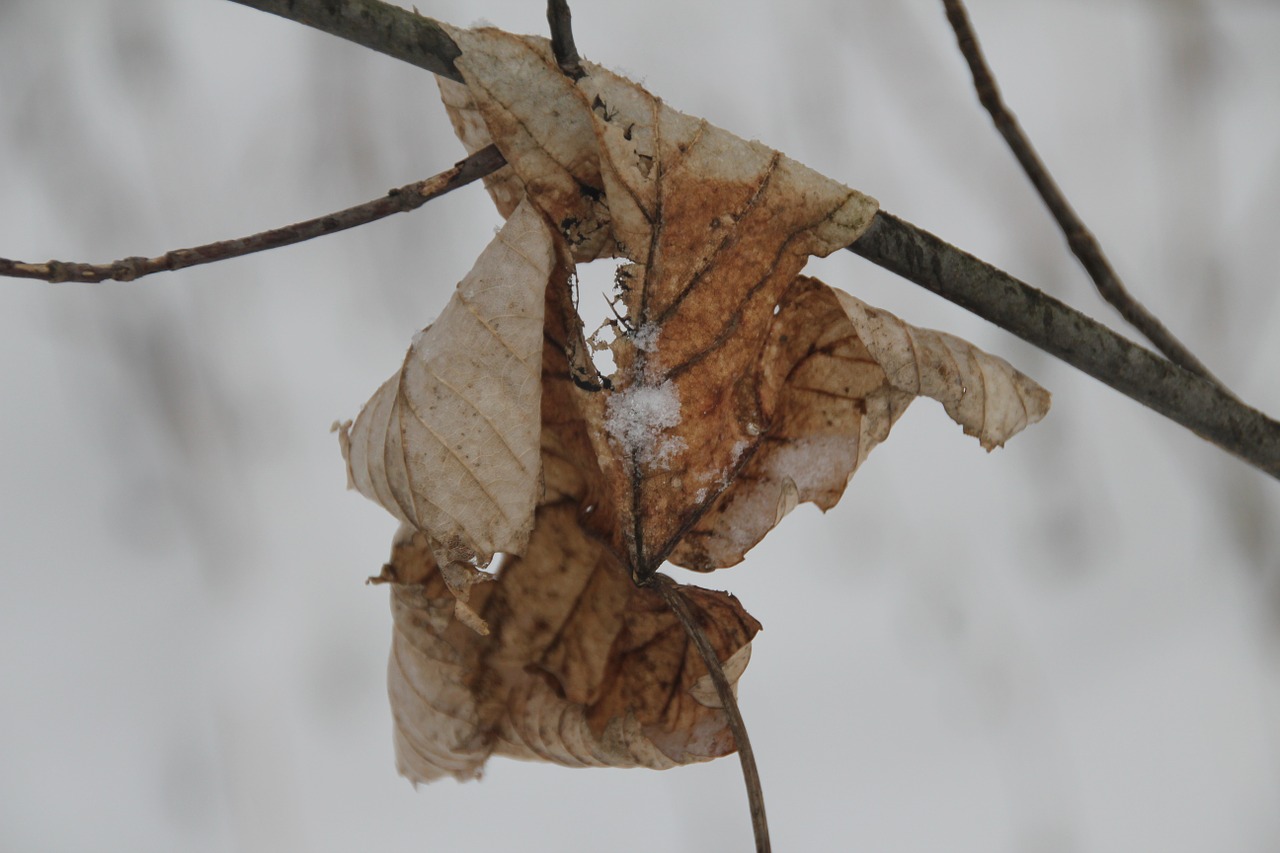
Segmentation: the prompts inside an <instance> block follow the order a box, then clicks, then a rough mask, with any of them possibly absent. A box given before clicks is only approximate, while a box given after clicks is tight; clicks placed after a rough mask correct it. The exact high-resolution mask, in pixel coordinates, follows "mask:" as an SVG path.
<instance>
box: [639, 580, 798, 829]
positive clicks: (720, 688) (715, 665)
mask: <svg viewBox="0 0 1280 853" xmlns="http://www.w3.org/2000/svg"><path fill="white" fill-rule="evenodd" d="M649 583H651V584H652V585H654V586H656V587H657V588H658V591H659V592H661V593H662V597H663V598H664V599H666V602H667V606H668V607H670V608H671V610H672V612H673V613H675V614H676V618H677V619H679V620H680V624H681V625H682V626H684V631H685V633H686V634H688V635H689V639H690V640H692V641H693V644H694V646H696V647H697V649H698V654H700V655H701V656H702V662H703V663H705V664H706V665H707V672H708V673H710V675H711V681H712V683H713V684H715V686H716V695H718V696H719V697H720V705H721V707H722V708H723V709H724V712H725V714H726V715H727V716H728V717H729V730H730V731H732V732H733V739H734V740H735V741H737V744H738V759H739V760H740V761H741V762H742V778H743V781H745V782H746V785H747V802H748V803H749V804H750V807H751V828H752V830H753V831H754V832H755V837H756V851H757V853H768V851H769V850H771V849H772V848H771V847H770V844H769V822H768V820H767V819H766V818H765V813H764V788H762V787H761V785H760V772H759V771H758V770H757V769H756V756H755V753H754V752H752V750H751V740H750V739H749V738H748V737H747V724H746V723H744V722H743V721H742V712H740V711H739V710H738V699H737V697H736V696H734V695H733V688H732V687H730V686H729V679H727V678H725V674H724V668H723V667H721V666H720V659H719V657H717V656H716V650H715V649H713V648H712V647H711V641H710V640H708V639H707V635H706V632H705V631H703V630H702V626H700V625H699V624H698V621H697V620H696V619H695V618H694V617H693V612H692V611H691V610H690V609H689V602H688V601H687V600H686V599H685V597H684V593H683V592H681V591H680V585H679V584H678V583H676V582H675V581H673V580H672V579H671V578H669V577H667V576H666V575H664V574H661V573H658V574H655V575H654V576H653V577H652V579H651V580H650V581H649Z"/></svg>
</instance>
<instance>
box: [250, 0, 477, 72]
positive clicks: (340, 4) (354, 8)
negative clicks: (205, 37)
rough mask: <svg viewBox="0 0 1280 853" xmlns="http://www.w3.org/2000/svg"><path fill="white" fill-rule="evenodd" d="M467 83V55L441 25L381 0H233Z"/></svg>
mask: <svg viewBox="0 0 1280 853" xmlns="http://www.w3.org/2000/svg"><path fill="white" fill-rule="evenodd" d="M231 1H232V2H233V3H239V4H240V5H242V6H250V7H252V8H254V9H259V10H261V11H263V12H270V13H271V14H273V15H279V16H280V17H282V18H287V19H288V20H290V21H296V22H298V23H299V24H306V25H307V26H308V27H314V28H316V29H317V30H320V31H321V32H325V33H328V34H329V35H333V36H338V37H339V38H344V39H346V40H347V41H353V42H355V43H356V44H358V45H362V46H364V47H367V48H369V49H370V50H376V51H378V52H379V53H385V54H386V55H387V56H393V57H395V58H396V59H402V60H404V61H405V62H407V63H409V64H410V65H416V66H418V67H419V68H425V69H426V70H427V71H430V72H431V73H432V74H439V75H440V76H441V77H448V78H449V79H450V80H455V81H457V82H459V83H461V82H462V75H461V74H459V73H458V69H457V67H455V66H454V64H453V61H454V60H455V59H457V58H458V57H459V56H461V55H462V51H461V50H459V49H458V46H457V45H456V44H454V43H453V39H451V38H450V37H449V34H448V33H446V32H445V31H444V29H443V28H441V26H440V22H439V21H436V20H433V19H431V18H428V17H426V16H424V15H419V14H418V13H416V12H410V11H409V10H408V9H402V8H400V7H399V6H392V5H391V4H390V3H383V2H381V0H231Z"/></svg>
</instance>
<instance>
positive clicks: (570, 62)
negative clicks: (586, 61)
mask: <svg viewBox="0 0 1280 853" xmlns="http://www.w3.org/2000/svg"><path fill="white" fill-rule="evenodd" d="M547 23H548V24H549V25H550V26H551V52H552V53H554V54H555V57H556V64H557V65H559V66H560V70H561V71H563V72H564V73H565V76H567V77H568V78H569V79H570V80H581V79H582V78H583V77H586V76H587V72H586V71H583V70H582V57H580V56H578V47H577V45H575V44H574V43H573V13H572V12H570V11H569V3H568V0H547Z"/></svg>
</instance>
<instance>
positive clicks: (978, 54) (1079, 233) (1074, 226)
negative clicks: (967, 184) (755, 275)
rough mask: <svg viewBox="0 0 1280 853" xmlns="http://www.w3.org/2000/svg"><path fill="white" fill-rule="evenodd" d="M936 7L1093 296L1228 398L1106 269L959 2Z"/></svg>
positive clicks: (947, 0)
mask: <svg viewBox="0 0 1280 853" xmlns="http://www.w3.org/2000/svg"><path fill="white" fill-rule="evenodd" d="M942 4H943V6H944V7H945V8H946V11H947V20H948V21H950V23H951V29H952V30H954V31H955V34H956V42H957V44H958V45H959V47H960V52H961V53H962V54H963V55H964V58H965V61H966V62H968V63H969V71H970V72H971V73H972V74H973V88H974V89H975V90H976V91H977V93H978V100H979V101H980V102H981V103H982V106H983V107H985V108H986V110H987V112H988V113H990V114H991V120H992V121H993V122H994V123H995V126H996V130H998V131H999V132H1000V135H1001V136H1002V137H1004V141H1005V143H1006V144H1007V145H1008V146H1009V149H1010V150H1011V151H1012V152H1013V156H1014V157H1016V158H1017V159H1018V163H1019V164H1020V165H1021V166H1022V170H1023V171H1024V172H1025V173H1026V175H1027V177H1028V178H1029V179H1030V180H1031V183H1032V184H1033V185H1034V186H1035V188H1036V191H1037V192H1038V193H1039V194H1040V198H1041V199H1043V200H1044V203H1045V206H1046V207H1048V208H1049V212H1050V213H1052V214H1053V218H1054V220H1056V221H1057V223H1058V227H1059V228H1060V229H1062V233H1063V235H1065V236H1066V238H1067V244H1068V245H1069V246H1070V247H1071V251H1072V252H1073V253H1074V254H1075V256H1076V257H1077V258H1078V259H1079V260H1080V263H1081V265H1083V266H1084V268H1085V271H1086V272H1087V273H1088V274H1089V277H1090V278H1091V279H1093V283H1094V286H1095V287H1097V289H1098V293H1100V294H1101V295H1102V298H1103V299H1105V300H1107V302H1109V303H1111V305H1113V306H1114V307H1115V308H1116V310H1118V311H1119V312H1120V315H1121V316H1122V317H1124V319H1125V320H1126V321H1127V322H1128V323H1129V324H1130V325H1131V326H1133V327H1134V328H1135V329H1137V330H1138V331H1139V332H1141V333H1142V335H1143V336H1144V337H1146V339H1147V340H1149V341H1151V343H1152V344H1153V345H1154V346H1155V347H1156V349H1158V350H1160V352H1162V353H1164V355H1165V357H1167V358H1168V359H1169V360H1170V361H1172V362H1173V363H1175V364H1178V365H1181V366H1182V367H1185V368H1186V369H1187V370H1190V371H1191V372H1192V373H1195V374H1198V375H1200V376H1203V377H1204V378H1205V379H1208V380H1209V381H1210V382H1213V383H1215V384H1216V385H1218V386H1219V387H1221V388H1222V389H1223V390H1224V391H1226V392H1227V393H1231V392H1230V391H1229V390H1228V389H1227V388H1226V386H1224V385H1223V384H1222V383H1221V382H1220V381H1219V380H1218V379H1217V378H1216V377H1215V376H1214V375H1213V374H1212V373H1210V372H1209V369H1208V368H1207V367H1205V366H1204V364H1202V363H1201V361H1200V360H1199V359H1198V358H1196V357H1195V355H1193V354H1192V353H1191V351H1190V350H1189V349H1187V347H1186V346H1185V345H1183V343H1182V342H1181V341H1179V340H1178V339H1177V338H1176V337H1174V335H1173V333H1172V332H1170V331H1169V330H1168V329H1167V328H1166V327H1165V325H1164V324H1163V323H1161V322H1160V320H1159V319H1157V318H1156V316H1155V315H1154V314H1152V313H1151V312H1150V311H1148V310H1147V309H1146V308H1145V307H1144V306H1143V305H1142V303H1140V302H1139V301H1138V300H1137V299H1135V298H1134V296H1133V294H1131V293H1129V291H1128V290H1126V289H1125V286H1124V284H1123V283H1122V282H1121V281H1120V277H1119V276H1118V275H1116V271H1115V270H1114V269H1113V268H1112V267H1111V262H1110V261H1108V260H1107V256H1106V255H1105V254H1103V252H1102V247H1101V246H1099V245H1098V241H1097V239H1096V238H1095V237H1094V236H1093V233H1092V232H1091V231H1090V230H1089V229H1088V228H1087V227H1086V226H1085V224H1084V222H1083V220H1081V219H1080V217H1079V216H1078V215H1077V214H1076V212H1075V210H1074V209H1073V208H1072V207H1071V204H1070V203H1069V202H1068V201H1067V198H1066V196H1065V195H1063V193H1062V190H1061V189H1060V188H1059V187H1058V184H1057V182H1055V181H1054V180H1053V176H1052V175H1050V174H1049V170H1048V169H1047V168H1045V165H1044V162H1043V161H1042V160H1041V159H1040V156H1039V155H1038V154H1037V153H1036V150H1035V148H1034V146H1032V144H1031V140H1030V139H1029V138H1028V137H1027V135H1026V133H1025V132H1024V131H1023V130H1022V126H1021V125H1020V124H1019V123H1018V119H1017V118H1016V117H1015V116H1014V114H1013V113H1012V111H1010V110H1009V108H1008V107H1007V106H1006V105H1005V103H1004V98H1003V97H1001V95H1000V88H999V86H997V85H996V80H995V75H994V74H993V73H992V72H991V68H990V67H989V66H988V65H987V61H986V59H985V58H984V56H983V54H982V48H981V47H980V46H979V44H978V36H977V34H976V33H975V32H974V30H973V25H972V24H971V23H970V21H969V14H968V12H967V11H966V10H965V6H964V0H942ZM1233 396H1234V395H1233Z"/></svg>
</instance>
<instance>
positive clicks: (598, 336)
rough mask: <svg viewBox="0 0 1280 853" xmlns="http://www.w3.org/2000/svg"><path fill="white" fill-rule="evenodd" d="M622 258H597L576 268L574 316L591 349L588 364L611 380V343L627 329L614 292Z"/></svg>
mask: <svg viewBox="0 0 1280 853" xmlns="http://www.w3.org/2000/svg"><path fill="white" fill-rule="evenodd" d="M629 263H630V261H628V260H627V259H626V258H601V259H599V260H595V261H591V262H590V263H586V264H578V269H577V275H578V316H579V317H581V318H582V327H583V329H584V330H585V331H586V334H587V345H588V346H590V347H591V351H592V352H591V361H592V363H593V364H594V365H595V368H596V370H598V371H599V372H600V375H601V376H605V377H611V376H613V373H614V370H615V369H616V365H615V364H614V360H613V350H612V349H611V347H612V346H613V342H614V341H615V340H617V339H618V335H619V334H621V333H624V332H625V331H626V328H627V316H626V315H627V306H626V304H625V303H624V302H623V300H622V294H621V292H620V290H619V288H618V270H619V269H620V268H622V267H623V266H625V265H627V264H629Z"/></svg>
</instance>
